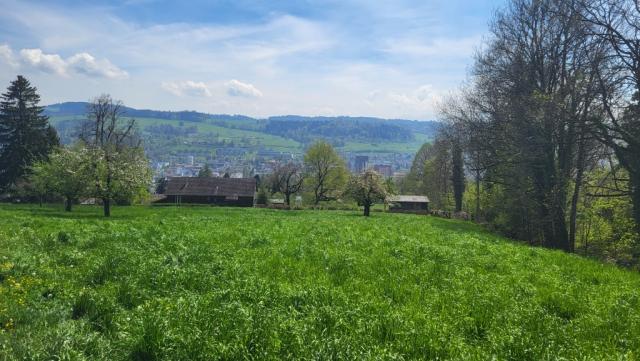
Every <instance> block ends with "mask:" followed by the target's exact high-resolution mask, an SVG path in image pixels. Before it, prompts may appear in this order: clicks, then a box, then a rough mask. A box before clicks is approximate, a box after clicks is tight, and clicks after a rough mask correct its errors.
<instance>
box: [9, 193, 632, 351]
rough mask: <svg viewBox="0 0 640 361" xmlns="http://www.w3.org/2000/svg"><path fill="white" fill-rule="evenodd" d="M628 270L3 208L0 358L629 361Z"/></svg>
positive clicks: (395, 236) (480, 243) (348, 216)
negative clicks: (562, 360) (561, 360)
mask: <svg viewBox="0 0 640 361" xmlns="http://www.w3.org/2000/svg"><path fill="white" fill-rule="evenodd" d="M639 357H640V275H638V274H637V273H634V272H631V271H627V270H623V269H620V268H617V267H614V266H611V265H606V264H601V263H598V262H595V261H592V260H588V259H584V258H581V257H578V256H574V255H568V254H564V253H562V252H558V251H550V250H546V249H540V248H531V247H528V246H525V245H520V244H517V243H515V242H511V241H508V240H506V239H504V238H501V237H498V236H495V235H492V234H490V233H488V232H486V231H483V230H481V229H480V228H479V227H477V226H475V225H473V224H470V223H465V222H460V221H454V220H445V219H437V218H432V217H425V216H417V215H399V214H385V213H373V215H372V217H370V218H368V219H367V218H364V217H361V216H360V213H359V212H339V211H332V212H331V211H277V210H268V209H234V208H213V207H184V208H175V207H119V208H115V209H114V216H113V217H112V218H111V219H104V218H102V217H101V213H100V209H99V208H93V207H78V209H77V211H74V212H73V213H64V212H62V210H61V209H60V207H53V206H51V207H44V208H39V207H37V206H16V205H4V206H0V359H2V360H22V359H30V360H31V359H33V360H45V359H47V360H48V359H56V360H57V359H65V360H82V359H87V360H89V359H91V360H222V359H225V360H228V359H272V360H278V359H319V360H327V359H335V360H344V359H358V360H367V359H389V360H409V359H430V360H435V359H439V360H447V359H452V360H490V359H496V360H557V359H565V360H604V359H607V360H635V359H637V358H639Z"/></svg>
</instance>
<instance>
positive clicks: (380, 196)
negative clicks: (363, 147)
mask: <svg viewBox="0 0 640 361" xmlns="http://www.w3.org/2000/svg"><path fill="white" fill-rule="evenodd" d="M345 195H347V196H348V197H350V198H352V199H353V200H355V201H356V202H357V203H358V205H359V206H363V207H364V215H365V216H369V212H370V209H371V206H372V205H374V204H375V203H378V202H382V201H384V200H385V199H386V198H387V195H388V192H387V187H386V186H385V183H384V181H383V180H382V176H381V175H380V174H378V173H377V172H376V171H374V170H371V169H368V170H366V171H364V172H363V173H362V174H355V175H352V176H351V178H350V179H349V182H348V183H347V188H346V190H345Z"/></svg>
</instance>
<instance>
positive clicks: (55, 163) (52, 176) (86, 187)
mask: <svg viewBox="0 0 640 361" xmlns="http://www.w3.org/2000/svg"><path fill="white" fill-rule="evenodd" d="M91 165H92V158H91V153H90V152H89V150H88V149H86V148H85V147H84V146H83V145H81V144H77V145H75V146H73V147H61V148H57V149H55V150H54V151H53V152H52V153H51V154H50V155H49V158H48V159H47V160H46V161H40V162H38V163H36V164H35V165H34V166H33V169H32V175H31V177H30V179H31V183H32V184H34V185H37V186H38V188H42V189H44V190H46V191H50V192H53V193H57V194H59V195H61V196H63V197H64V198H65V202H66V206H67V210H69V211H70V210H71V204H72V202H73V201H75V200H77V199H78V198H79V197H80V196H85V195H88V194H90V191H91V185H92V167H91Z"/></svg>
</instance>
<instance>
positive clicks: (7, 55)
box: [0, 44, 18, 67]
mask: <svg viewBox="0 0 640 361" xmlns="http://www.w3.org/2000/svg"><path fill="white" fill-rule="evenodd" d="M0 59H4V61H5V62H6V63H7V64H9V65H10V66H12V67H17V66H18V63H17V62H16V59H15V57H14V55H13V50H11V48H10V47H9V45H6V44H3V45H0Z"/></svg>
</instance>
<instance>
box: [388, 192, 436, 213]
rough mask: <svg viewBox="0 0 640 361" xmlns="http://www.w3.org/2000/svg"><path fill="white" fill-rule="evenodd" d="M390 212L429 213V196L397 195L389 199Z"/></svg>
mask: <svg viewBox="0 0 640 361" xmlns="http://www.w3.org/2000/svg"><path fill="white" fill-rule="evenodd" d="M387 202H388V203H389V211H390V212H400V213H402V212H404V213H424V214H426V213H428V212H429V198H427V197H426V196H411V195H397V196H391V197H389V199H387Z"/></svg>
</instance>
